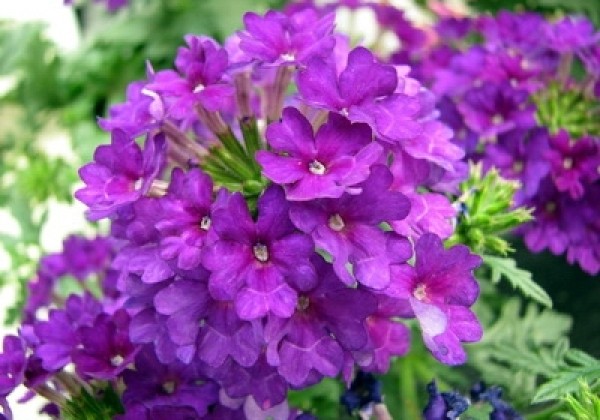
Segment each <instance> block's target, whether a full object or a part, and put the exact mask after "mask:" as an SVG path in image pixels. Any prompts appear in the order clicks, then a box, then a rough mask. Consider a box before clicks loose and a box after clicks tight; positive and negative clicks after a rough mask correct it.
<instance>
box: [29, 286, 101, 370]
mask: <svg viewBox="0 0 600 420" xmlns="http://www.w3.org/2000/svg"><path fill="white" fill-rule="evenodd" d="M65 306H66V308H65V309H64V310H63V309H52V310H50V313H49V315H48V320H47V321H40V322H37V323H35V324H34V326H33V328H34V332H35V336H36V337H37V339H38V340H39V343H38V344H37V345H36V349H35V352H34V354H35V356H36V357H39V358H40V359H41V360H42V366H43V368H44V369H45V370H48V371H56V370H59V369H62V368H63V367H64V366H65V365H66V364H67V363H69V362H71V360H72V355H73V351H74V350H75V349H76V347H77V346H78V345H79V344H80V337H79V335H78V333H77V330H78V328H79V327H83V326H91V325H93V322H94V320H95V319H96V316H98V315H99V314H100V312H101V311H102V307H101V305H100V303H99V302H98V301H97V300H96V299H95V298H94V297H92V296H91V295H90V294H87V293H86V294H85V295H84V296H83V297H80V296H77V295H71V296H69V298H68V299H67V302H66V305H65Z"/></svg>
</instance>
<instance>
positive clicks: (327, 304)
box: [264, 257, 376, 387]
mask: <svg viewBox="0 0 600 420" xmlns="http://www.w3.org/2000/svg"><path fill="white" fill-rule="evenodd" d="M313 263H314V265H315V266H316V267H317V269H318V279H319V284H318V285H316V287H313V288H310V289H309V290H305V291H302V292H300V296H299V298H298V304H297V306H296V310H295V312H294V314H293V315H292V316H291V317H290V318H289V319H279V318H275V317H271V318H269V320H268V322H267V325H266V327H265V333H264V334H265V338H266V339H267V341H268V346H267V361H268V363H269V364H271V365H273V366H276V367H277V370H278V372H279V373H280V374H281V376H283V377H284V378H285V379H286V381H287V382H288V383H289V384H290V385H292V386H294V387H306V386H309V385H312V384H315V383H317V382H318V381H320V380H321V379H322V378H323V376H328V377H335V376H336V375H337V374H338V373H340V371H341V369H342V364H343V360H344V352H346V351H352V350H359V349H362V348H363V347H365V346H366V344H367V340H368V337H367V332H366V328H365V320H366V318H367V317H368V316H369V315H370V314H372V313H373V312H374V311H375V309H376V299H375V298H374V297H373V296H371V295H370V294H369V293H368V292H366V291H365V290H359V289H353V288H348V287H347V286H346V285H344V284H343V283H341V282H340V281H339V279H338V278H337V276H336V275H335V274H334V272H333V270H332V269H331V266H330V265H329V264H327V263H325V261H323V260H322V259H321V258H320V257H318V258H317V257H316V258H315V259H314V260H313Z"/></svg>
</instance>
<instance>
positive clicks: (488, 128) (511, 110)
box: [458, 83, 535, 137]
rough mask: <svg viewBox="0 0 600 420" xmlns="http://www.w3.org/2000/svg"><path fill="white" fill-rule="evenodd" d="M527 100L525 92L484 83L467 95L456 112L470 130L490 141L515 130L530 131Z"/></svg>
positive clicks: (531, 116)
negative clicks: (488, 138)
mask: <svg viewBox="0 0 600 420" xmlns="http://www.w3.org/2000/svg"><path fill="white" fill-rule="evenodd" d="M528 99H529V95H528V94H527V92H525V91H522V90H516V89H514V88H512V87H510V86H509V85H493V84H491V83H486V84H483V85H481V86H480V87H477V88H474V89H472V90H470V91H469V92H467V93H466V95H465V97H464V100H463V101H462V102H461V103H459V104H458V109H459V110H460V112H461V113H462V114H463V116H464V118H465V123H466V124H467V126H468V127H469V128H470V129H472V130H473V131H475V132H476V133H478V134H479V135H481V136H482V137H492V136H495V135H497V134H501V133H505V132H507V131H509V130H512V129H515V128H521V129H527V128H533V126H534V125H535V118H534V108H533V106H532V105H530V104H529V103H528Z"/></svg>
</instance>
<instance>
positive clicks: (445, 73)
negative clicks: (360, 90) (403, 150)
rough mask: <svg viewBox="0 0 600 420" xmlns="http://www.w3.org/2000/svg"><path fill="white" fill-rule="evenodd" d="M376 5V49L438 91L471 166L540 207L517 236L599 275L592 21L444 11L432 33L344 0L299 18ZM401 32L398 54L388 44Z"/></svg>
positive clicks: (599, 84) (520, 203) (524, 203)
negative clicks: (514, 184)
mask: <svg viewBox="0 0 600 420" xmlns="http://www.w3.org/2000/svg"><path fill="white" fill-rule="evenodd" d="M343 7H348V8H350V9H351V10H357V9H367V10H370V11H372V12H373V13H374V15H375V17H376V19H377V23H378V24H379V28H378V34H379V35H378V36H377V38H376V41H375V45H374V48H375V49H377V53H378V56H379V57H380V58H381V59H382V60H385V61H386V62H389V63H392V64H395V65H396V66H397V68H398V66H403V65H409V66H410V72H408V70H407V73H406V74H409V75H410V77H412V78H415V79H417V80H419V81H420V82H421V83H422V84H424V85H425V86H428V87H430V89H431V91H432V92H433V93H434V95H435V101H436V104H437V108H438V109H439V111H440V113H441V115H440V120H441V121H443V122H444V123H446V124H447V125H448V126H449V127H451V128H452V129H453V131H454V133H455V135H454V137H453V139H452V141H453V143H454V144H456V145H457V146H460V147H461V148H462V149H463V150H464V152H465V158H466V159H468V160H472V161H475V162H479V161H481V162H482V164H483V166H484V168H485V169H486V170H489V169H490V168H492V167H495V168H497V169H498V170H499V171H500V174H501V175H502V176H503V177H504V178H507V179H510V180H516V181H519V183H520V185H521V190H520V191H519V192H518V193H517V195H516V197H515V203H514V204H515V207H527V208H534V209H535V212H534V214H533V216H534V220H533V221H531V222H530V223H527V224H526V225H525V226H523V227H521V228H519V229H518V231H517V233H519V234H521V235H522V236H523V238H524V241H525V243H526V245H527V246H528V248H529V249H530V250H532V251H533V252H540V251H542V250H545V249H548V250H549V251H551V252H552V253H553V254H555V255H562V254H565V255H566V258H567V260H568V261H569V262H570V263H577V264H579V265H580V266H581V268H582V269H583V270H584V271H586V272H588V273H590V274H592V275H595V274H598V273H599V272H600V254H599V252H600V251H599V250H600V227H599V226H598V223H597V220H598V206H597V205H596V203H597V202H598V197H599V194H600V186H599V185H598V184H599V181H600V124H599V123H598V121H599V115H600V114H599V112H598V110H599V103H598V101H599V97H600V32H598V31H596V29H595V28H594V26H593V24H592V23H591V22H590V21H589V20H588V19H587V18H585V17H582V16H565V17H562V18H560V19H558V20H556V21H549V20H547V19H546V18H544V17H543V16H541V15H539V14H536V13H532V12H523V13H512V12H508V11H501V12H499V13H498V14H497V15H494V16H490V15H482V16H474V17H470V16H462V15H460V14H457V13H456V12H454V11H452V10H450V9H448V8H446V7H444V6H443V5H433V8H434V11H435V12H436V13H437V14H438V15H439V20H438V22H437V23H436V24H435V25H434V26H433V27H424V28H417V27H415V26H414V25H412V24H411V23H410V22H409V21H407V20H406V19H405V18H404V17H403V13H402V11H400V10H397V9H396V8H395V7H394V6H391V5H387V4H378V3H372V2H367V1H360V0H352V1H336V2H332V3H330V4H329V5H327V6H322V7H317V6H316V5H315V4H314V2H313V1H311V0H304V1H299V2H298V4H295V5H294V6H290V10H296V9H311V10H318V11H319V13H327V12H328V11H330V10H338V9H339V8H343ZM390 34H391V35H392V38H394V39H395V41H396V42H395V44H393V45H399V47H398V48H396V47H394V48H396V49H393V48H392V50H391V51H390V48H379V47H381V42H380V41H381V40H382V39H384V38H385V37H386V36H388V35H390Z"/></svg>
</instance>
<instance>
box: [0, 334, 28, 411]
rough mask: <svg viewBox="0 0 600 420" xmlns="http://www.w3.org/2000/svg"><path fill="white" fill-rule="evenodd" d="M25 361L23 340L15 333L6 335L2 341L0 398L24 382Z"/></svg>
mask: <svg viewBox="0 0 600 420" xmlns="http://www.w3.org/2000/svg"><path fill="white" fill-rule="evenodd" d="M25 362H26V358H25V345H24V343H23V340H22V339H21V338H20V337H16V336H14V335H7V336H5V337H4V339H3V341H2V353H0V398H2V399H4V398H6V397H7V396H8V394H10V393H11V392H12V391H13V390H14V389H15V388H16V387H17V386H19V385H20V384H22V383H23V380H24V379H25ZM5 414H6V413H5Z"/></svg>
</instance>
